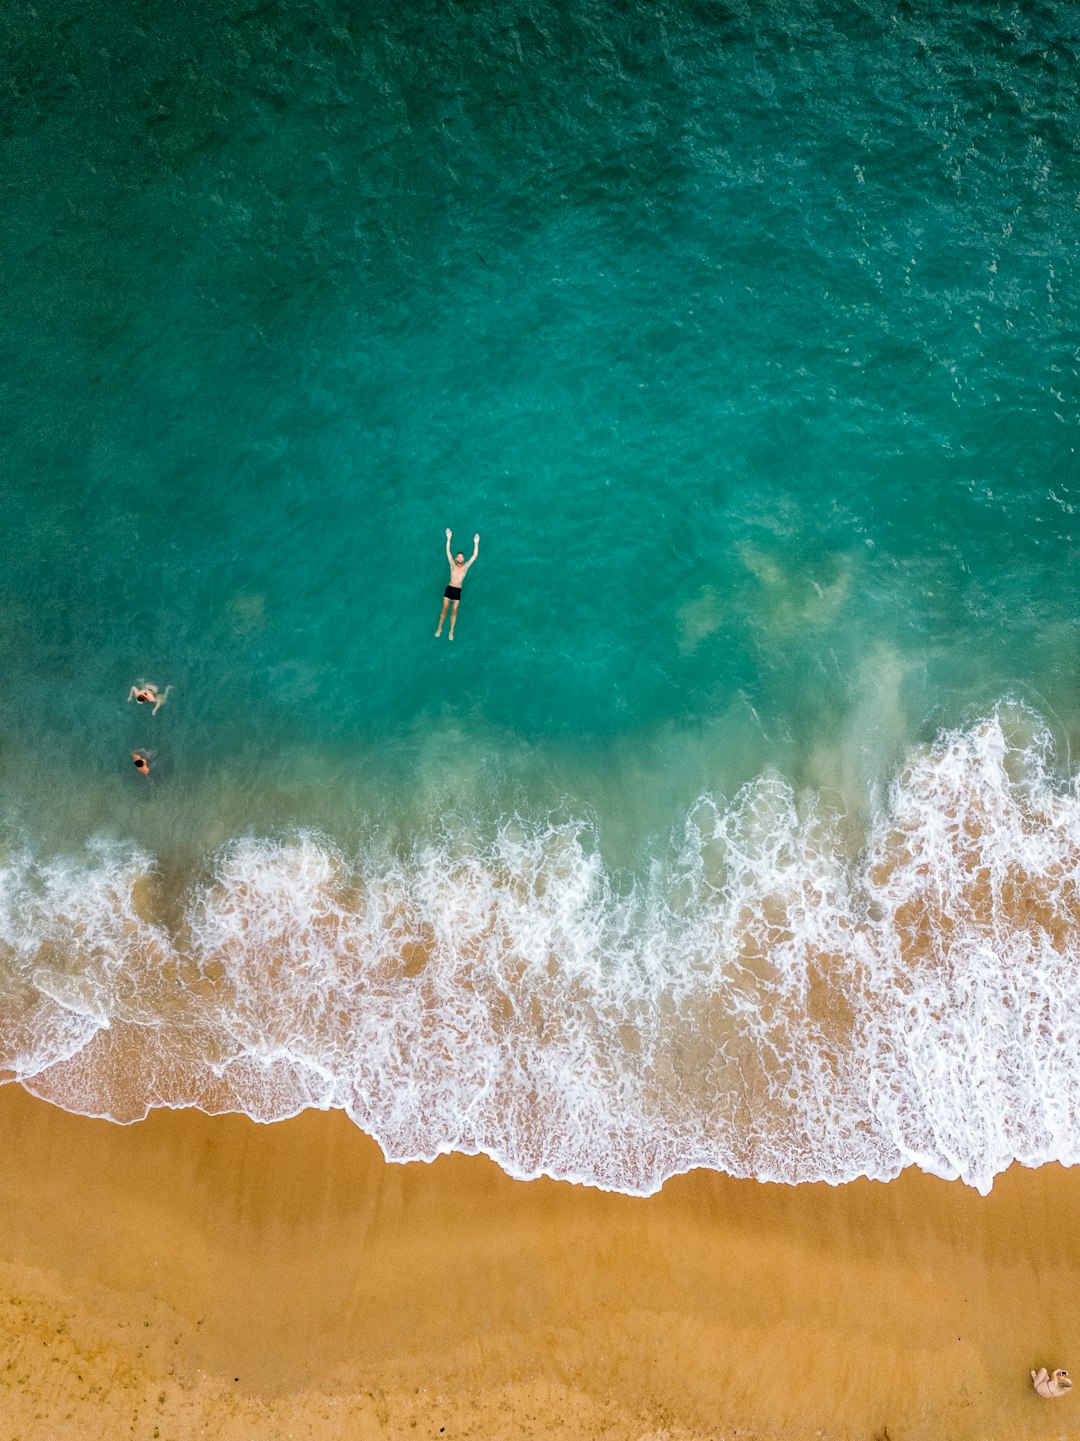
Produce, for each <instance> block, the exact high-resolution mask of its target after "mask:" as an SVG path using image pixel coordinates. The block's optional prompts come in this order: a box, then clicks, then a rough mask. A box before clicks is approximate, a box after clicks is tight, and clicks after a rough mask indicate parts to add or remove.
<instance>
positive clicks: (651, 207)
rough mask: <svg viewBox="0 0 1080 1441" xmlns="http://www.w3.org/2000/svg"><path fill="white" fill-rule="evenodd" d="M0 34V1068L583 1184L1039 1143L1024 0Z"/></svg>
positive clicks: (1056, 949)
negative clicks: (451, 601)
mask: <svg viewBox="0 0 1080 1441" xmlns="http://www.w3.org/2000/svg"><path fill="white" fill-rule="evenodd" d="M0 41H2V45H3V53H4V54H5V56H6V57H7V62H6V65H5V70H4V73H3V76H2V78H0V87H2V88H0V113H2V114H3V116H4V121H5V123H4V128H3V132H2V135H3V139H2V150H0V184H2V186H3V198H4V204H3V207H2V208H0V228H2V239H3V246H2V251H0V255H2V258H0V266H2V271H0V281H2V293H3V294H4V296H5V301H4V305H3V312H2V315H3V320H2V324H0V345H2V347H3V355H4V360H5V364H4V365H3V366H2V367H0V428H2V431H3V435H4V439H5V447H4V450H5V456H6V460H7V464H6V466H5V474H4V479H3V483H2V490H0V521H2V524H3V531H4V535H5V537H6V539H7V544H6V545H5V548H4V565H3V595H4V605H3V607H2V610H0V656H2V659H3V664H4V674H5V681H6V684H5V685H4V687H3V690H2V692H0V721H2V725H3V736H4V745H3V751H2V753H0V763H2V775H0V784H2V791H3V802H4V808H5V814H6V816H7V841H6V855H7V869H6V880H5V889H4V892H3V899H2V905H3V907H4V910H3V931H2V934H3V945H4V949H3V951H2V952H0V994H2V995H3V996H5V997H6V1003H5V1010H4V1013H3V1014H2V1015H0V1064H2V1065H3V1066H4V1067H5V1068H6V1073H7V1074H11V1075H16V1076H18V1077H19V1078H21V1079H23V1080H24V1081H25V1082H26V1083H27V1084H30V1085H31V1086H33V1087H34V1088H35V1089H38V1090H40V1091H42V1092H43V1093H47V1094H49V1095H51V1096H52V1097H53V1098H54V1099H56V1100H58V1101H59V1102H60V1103H61V1104H66V1105H69V1106H72V1107H73V1108H76V1109H89V1110H93V1111H95V1112H100V1113H105V1114H112V1115H115V1116H117V1117H118V1118H129V1117H131V1116H134V1115H137V1114H141V1113H142V1111H143V1110H144V1109H145V1107H146V1106H147V1105H149V1104H191V1103H198V1104H204V1105H206V1106H208V1107H210V1108H215V1107H237V1106H239V1107H242V1108H244V1109H247V1110H249V1111H251V1112H252V1113H253V1114H257V1115H259V1116H261V1117H264V1118H267V1119H270V1118H272V1117H273V1116H275V1115H281V1114H287V1113H289V1112H290V1111H292V1110H295V1109H296V1108H297V1107H298V1106H301V1105H305V1104H317V1105H338V1106H345V1107H347V1108H348V1109H349V1110H350V1112H351V1114H353V1115H354V1117H355V1118H356V1119H357V1121H358V1122H359V1123H360V1124H361V1125H362V1126H364V1128H365V1129H367V1130H369V1131H371V1133H372V1134H374V1135H376V1136H377V1137H378V1139H379V1140H380V1142H381V1143H382V1144H383V1145H384V1147H385V1148H386V1149H387V1150H388V1151H389V1152H391V1153H392V1154H394V1155H396V1156H405V1155H414V1154H425V1155H427V1154H432V1153H434V1152H436V1151H438V1150H440V1149H450V1148H457V1149H466V1150H468V1149H484V1150H488V1151H491V1152H492V1154H495V1155H496V1156H497V1157H498V1158H499V1159H500V1160H501V1161H502V1162H503V1164H504V1165H506V1166H507V1167H508V1168H509V1169H511V1170H514V1171H516V1172H518V1173H521V1174H533V1173H534V1172H536V1171H541V1170H547V1171H552V1172H555V1173H557V1174H565V1175H573V1176H575V1177H576V1178H578V1179H583V1180H588V1181H592V1182H593V1183H596V1184H602V1185H608V1186H612V1187H615V1188H618V1189H629V1190H641V1189H649V1188H651V1187H653V1186H655V1185H656V1184H658V1183H659V1181H660V1180H661V1179H662V1178H663V1176H664V1175H665V1174H667V1173H669V1172H670V1171H672V1170H679V1169H685V1168H686V1166H688V1165H691V1164H708V1165H714V1166H720V1167H722V1168H724V1169H728V1170H735V1171H738V1172H740V1173H742V1172H749V1173H753V1174H758V1175H775V1176H779V1177H783V1178H786V1179H808V1178H811V1177H814V1176H826V1177H828V1178H829V1179H833V1180H842V1179H846V1178H847V1177H849V1176H851V1175H856V1174H860V1173H863V1172H865V1173H867V1174H874V1175H890V1174H894V1173H895V1171H896V1170H897V1169H899V1168H900V1167H901V1166H903V1165H905V1164H911V1163H915V1164H919V1165H922V1166H924V1167H926V1168H927V1169H930V1170H935V1171H939V1172H941V1173H943V1174H962V1175H964V1176H965V1177H966V1178H967V1179H970V1180H972V1181H973V1182H974V1183H975V1184H978V1185H980V1186H982V1187H985V1186H986V1185H988V1184H989V1182H990V1179H991V1178H992V1176H993V1174H994V1173H995V1172H996V1171H997V1170H999V1169H1001V1167H1002V1166H1003V1165H1004V1164H1006V1163H1007V1160H1008V1158H1009V1157H1010V1156H1012V1155H1019V1156H1021V1157H1022V1158H1023V1159H1025V1160H1029V1161H1031V1162H1037V1161H1038V1160H1040V1159H1047V1158H1050V1157H1055V1158H1060V1159H1072V1158H1073V1150H1072V1148H1073V1147H1074V1144H1075V1142H1074V1137H1075V1134H1076V1132H1075V1127H1074V1125H1073V1123H1072V1117H1073V1114H1074V1111H1075V1106H1076V1101H1074V1100H1073V1099H1072V1098H1073V1097H1074V1096H1075V1097H1078V1098H1080V1091H1078V1090H1077V1082H1075V1081H1073V1080H1072V1079H1071V1070H1070V1069H1069V1068H1070V1066H1071V1060H1070V1056H1071V1052H1070V1051H1069V1049H1068V1045H1067V1044H1066V1043H1067V1040H1068V1037H1067V1035H1066V1032H1065V1031H1061V1030H1059V1029H1058V1025H1059V1020H1058V1019H1057V1018H1058V1017H1059V1011H1058V1007H1059V1005H1064V1006H1065V1007H1066V1009H1065V1010H1064V1011H1061V1012H1060V1016H1067V1014H1068V1009H1067V1007H1068V1005H1069V1004H1071V1003H1072V991H1073V990H1074V989H1075V983H1074V982H1073V981H1072V979H1071V978H1070V974H1069V965H1070V962H1071V959H1072V957H1073V956H1074V936H1073V930H1074V927H1075V925H1076V921H1077V916H1076V898H1075V890H1074V880H1073V878H1074V874H1075V870H1074V867H1075V845H1076V835H1075V826H1076V824H1077V823H1076V818H1075V814H1074V808H1075V804H1076V802H1075V790H1074V787H1073V783H1072V755H1073V749H1074V745H1075V742H1076V740H1077V736H1078V714H1080V713H1078V708H1077V705H1076V701H1075V674H1076V666H1077V659H1078V658H1077V628H1076V625H1075V622H1074V617H1073V608H1074V602H1073V596H1074V594H1075V590H1076V582H1077V579H1078V576H1077V546H1076V545H1075V544H1074V540H1073V524H1074V519H1075V512H1074V506H1075V504H1076V503H1077V496H1078V494H1080V471H1078V467H1077V461H1076V447H1077V443H1078V434H1080V431H1078V421H1080V407H1078V396H1080V389H1078V373H1080V328H1078V323H1077V304H1076V291H1075V279H1076V259H1077V253H1076V240H1075V234H1076V223H1077V210H1078V205H1080V200H1078V196H1080V154H1078V142H1077V139H1076V136H1077V135H1078V134H1080V129H1078V126H1077V119H1078V116H1077V108H1078V102H1077V98H1076V87H1075V75H1076V62H1077V57H1078V54H1080V32H1078V28H1077V22H1076V16H1075V12H1074V10H1073V9H1072V8H1071V7H1066V6H1064V5H1041V6H1035V7H1031V6H1025V7H1019V6H1015V7H1014V6H996V7H991V8H989V9H988V8H987V7H986V6H984V5H976V4H974V3H972V4H961V5H958V6H954V7H951V8H950V9H949V11H948V12H947V14H945V15H941V14H938V13H935V12H934V11H933V10H932V9H931V8H930V7H925V6H918V5H897V6H895V7H889V6H881V5H872V4H862V5H857V6H854V7H849V9H848V10H847V11H845V12H844V13H843V14H839V13H837V14H836V15H832V16H829V15H826V14H824V13H822V12H820V10H819V9H818V8H816V7H812V6H805V5H798V4H790V5H775V6H770V7H769V8H768V9H767V10H766V11H764V12H762V11H761V10H760V9H759V8H758V7H750V6H739V5H730V6H721V5H700V6H693V7H691V6H661V7H659V8H657V7H643V6H627V7H623V8H622V9H621V10H620V11H619V12H618V13H616V12H613V11H612V10H611V7H608V6H600V5H595V4H579V5H574V6H572V7H571V8H570V9H569V10H567V11H565V12H564V13H561V15H560V17H559V18H558V19H555V18H553V16H552V15H551V13H549V11H548V9H547V8H546V7H540V6H530V5H524V6H523V5H521V4H517V5H515V6H513V7H510V6H501V5H494V4H493V5H489V6H486V7H468V8H467V7H462V6H457V7H454V8H449V7H446V6H443V5H435V4H432V5H419V4H418V5H410V6H407V7H404V8H403V7H401V6H394V7H391V6H378V5H373V6H365V7H364V9H363V14H362V15H358V14H353V13H351V12H350V10H349V9H348V7H345V6H335V5H331V4H323V5H307V6H303V7H299V6H287V5H276V6H268V7H264V8H261V9H258V10H252V9H251V8H250V7H241V6H238V5H228V4H221V3H215V4H212V5H211V4H205V5H195V6H191V7H186V8H185V12H184V14H182V15H164V14H157V13H154V12H147V11H146V10H145V8H142V7H135V6H125V5H121V4H114V5H105V4H101V3H97V4H94V5H92V6H91V5H84V6H76V5H73V4H71V3H70V0H68V3H66V4H54V5H46V6H41V5H37V6H34V7H31V6H29V5H26V4H21V3H16V4H13V5H10V6H8V7H6V8H5V9H4V11H3V13H2V14H0ZM446 526H452V527H453V529H454V536H455V546H457V545H461V546H462V547H463V548H465V549H468V545H469V540H468V538H469V537H471V535H472V533H473V531H474V530H479V531H480V533H481V549H480V557H479V559H478V561H477V564H476V566H475V568H474V569H473V571H472V572H471V573H470V575H469V577H468V580H467V582H466V587H465V596H464V599H463V602H462V607H461V612H460V621H459V628H458V632H457V636H456V639H455V640H454V642H453V644H452V645H450V644H449V643H448V641H447V639H446V637H445V634H444V637H443V639H442V640H440V641H438V642H436V641H435V639H434V637H433V634H432V633H433V631H434V628H435V621H436V619H437V616H438V609H439V603H440V601H439V597H440V593H441V590H442V587H443V585H444V584H445V581H446V562H445V556H444V554H443V529H444V527H446ZM137 678H149V679H151V680H155V681H157V682H159V683H160V684H162V685H164V684H165V683H167V682H169V683H172V684H173V686H174V688H175V689H174V692H173V694H172V696H171V697H170V699H169V702H168V704H167V705H166V706H165V708H164V709H163V710H162V711H161V713H160V714H159V715H158V716H157V717H153V718H150V717H148V716H147V714H146V712H145V711H144V710H138V709H137V708H136V707H135V706H133V705H128V704H126V703H125V701H124V697H125V695H126V694H127V689H128V686H129V685H130V683H131V682H132V681H133V680H135V679H137ZM136 745H140V746H145V747H149V748H150V749H151V750H152V751H153V752H154V755H153V757H152V760H153V767H154V774H153V777H152V780H151V781H150V782H149V783H145V782H143V781H141V780H140V778H138V777H136V776H135V775H133V774H132V773H131V769H130V762H129V753H130V750H131V749H132V747H133V746H136ZM898 835H899V836H900V837H901V839H898V838H897V836H898ZM912 835H916V836H918V837H919V838H920V839H919V847H922V850H920V851H919V854H920V855H921V856H922V859H921V860H918V859H916V858H914V857H913V856H912V855H909V853H908V850H907V849H905V847H907V846H909V844H913V843H911V842H910V840H905V839H902V838H903V837H909V838H910V836H912ZM1029 845H1030V847H1032V848H1033V849H1032V850H1031V853H1030V855H1029V854H1027V853H1026V852H1025V853H1024V854H1022V855H1021V854H1019V853H1018V846H1019V847H1020V850H1021V851H1023V849H1024V847H1027V846H1029ZM916 849H918V848H916ZM984 872H985V875H984ZM898 878H900V879H898ZM995 887H996V888H997V889H995ZM1002 888H1004V889H1002ZM912 908H914V909H912ZM984 986H985V987H988V988H989V989H988V990H986V992H985V994H984V990H983V989H982V988H983V987H984ZM920 987H923V988H925V989H924V991H922V992H920V997H921V998H916V999H911V998H912V996H913V995H914V993H915V992H917V991H919V988H920ZM301 997H302V998H303V999H301ZM1062 997H1064V1000H1062ZM973 998H974V999H973ZM909 1002H910V1004H909ZM984 1003H985V1007H986V1009H985V1010H984V1009H981V1008H982V1007H983V1005H984ZM920 1006H922V1007H923V1011H922V1012H920V1010H919V1007H920ZM972 1006H974V1007H975V1009H976V1011H977V1015H974V1014H971V1008H972ZM1032 1008H1034V1010H1032ZM1040 1008H1041V1009H1040ZM1036 1013H1038V1014H1037V1016H1036ZM927 1016H929V1017H930V1018H931V1019H932V1024H930V1023H929V1022H926V1017H927ZM905 1017H906V1019H905ZM920 1017H921V1019H920ZM1039 1017H1041V1019H1039ZM916 1022H917V1024H916ZM924 1022H926V1023H925V1024H924ZM1062 1024H1064V1023H1063V1022H1062ZM973 1055H974V1056H976V1057H977V1062H976V1061H973V1060H972V1057H973ZM1047 1096H1052V1097H1054V1098H1055V1105H1059V1106H1061V1107H1064V1110H1062V1111H1061V1113H1060V1115H1058V1113H1057V1112H1055V1116H1056V1119H1054V1120H1052V1121H1047V1120H1046V1118H1045V1116H1043V1117H1042V1118H1041V1119H1040V1120H1039V1121H1038V1123H1036V1122H1035V1121H1034V1119H1033V1118H1034V1115H1035V1112H1036V1109H1037V1108H1038V1107H1039V1106H1041V1105H1042V1103H1043V1099H1044V1098H1045V1097H1047ZM1063 1098H1064V1099H1063ZM1018 1114H1019V1115H1021V1116H1027V1117H1028V1122H1030V1124H1028V1122H1021V1121H1018V1120H1017V1119H1016V1116H1017V1115H1018Z"/></svg>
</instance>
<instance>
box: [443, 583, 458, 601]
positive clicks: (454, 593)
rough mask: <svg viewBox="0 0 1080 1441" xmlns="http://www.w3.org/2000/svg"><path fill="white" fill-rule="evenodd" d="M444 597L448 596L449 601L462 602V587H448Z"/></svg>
mask: <svg viewBox="0 0 1080 1441" xmlns="http://www.w3.org/2000/svg"><path fill="white" fill-rule="evenodd" d="M443 595H445V596H446V599H447V600H460V599H461V586H460V585H448V586H447V587H446V589H445V590H444V591H443Z"/></svg>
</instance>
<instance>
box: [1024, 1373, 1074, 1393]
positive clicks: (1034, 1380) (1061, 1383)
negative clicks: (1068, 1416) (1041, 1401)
mask: <svg viewBox="0 0 1080 1441" xmlns="http://www.w3.org/2000/svg"><path fill="white" fill-rule="evenodd" d="M1031 1384H1032V1385H1033V1386H1034V1387H1035V1390H1036V1391H1038V1393H1039V1395H1040V1396H1045V1397H1046V1399H1047V1400H1048V1401H1053V1400H1054V1398H1055V1397H1056V1396H1067V1395H1068V1394H1069V1392H1070V1391H1071V1390H1072V1381H1070V1379H1069V1373H1068V1371H1066V1370H1064V1369H1063V1368H1062V1367H1061V1366H1059V1367H1058V1369H1057V1370H1056V1371H1051V1372H1049V1373H1047V1370H1046V1367H1045V1366H1040V1367H1039V1369H1038V1370H1037V1371H1032V1373H1031Z"/></svg>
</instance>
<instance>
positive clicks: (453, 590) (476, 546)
mask: <svg viewBox="0 0 1080 1441" xmlns="http://www.w3.org/2000/svg"><path fill="white" fill-rule="evenodd" d="M453 534H454V532H453V531H452V530H448V531H447V532H446V558H447V560H448V561H449V562H450V584H449V585H448V586H447V587H446V589H445V591H443V603H442V611H441V613H440V615H439V628H438V630H437V631H436V632H435V638H436V640H437V639H438V638H439V636H441V635H442V628H443V621H444V620H445V619H446V607H447V606H448V605H450V604H451V602H452V603H453V606H454V609H453V610H452V611H451V612H450V639H451V640H453V639H454V626H455V625H457V608H458V602H459V601H460V600H461V586H462V582H463V581H464V579H465V572H466V571H467V570H468V569H469V566H470V565H472V563H473V561H474V560H475V559H476V557H477V555H478V554H479V552H480V537H479V535H474V536H473V538H472V555H470V556H469V558H468V560H466V559H465V552H464V551H458V553H457V555H451V554H450V540H451V537H452V536H453Z"/></svg>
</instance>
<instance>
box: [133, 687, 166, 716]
mask: <svg viewBox="0 0 1080 1441" xmlns="http://www.w3.org/2000/svg"><path fill="white" fill-rule="evenodd" d="M171 690H172V686H171V685H167V686H166V687H165V692H164V694H162V692H161V691H159V690H158V688H157V686H156V685H154V684H153V682H152V681H148V680H146V681H139V683H138V685H133V686H132V687H131V689H130V690H129V691H128V700H133V701H134V702H135V704H136V705H152V706H153V707H154V709H153V710H152V711H151V712H150V714H151V715H157V713H158V711H159V710H160V709H161V707H162V706H163V705H164V704H165V702H166V701H167V700H168V699H169V692H170V691H171Z"/></svg>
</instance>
